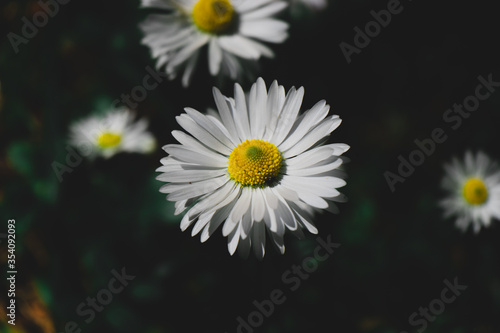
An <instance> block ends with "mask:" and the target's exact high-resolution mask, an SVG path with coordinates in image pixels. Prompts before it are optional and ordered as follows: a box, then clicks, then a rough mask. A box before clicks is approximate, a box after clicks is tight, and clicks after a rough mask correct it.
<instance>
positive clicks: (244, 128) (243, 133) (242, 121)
mask: <svg viewBox="0 0 500 333" xmlns="http://www.w3.org/2000/svg"><path fill="white" fill-rule="evenodd" d="M234 103H235V105H234V108H233V117H234V122H235V125H236V128H237V129H238V133H239V134H240V138H241V139H243V138H249V137H250V123H249V120H248V111H247V102H246V99H245V93H244V92H243V89H242V88H241V86H240V85H239V84H237V83H236V84H235V85H234Z"/></svg>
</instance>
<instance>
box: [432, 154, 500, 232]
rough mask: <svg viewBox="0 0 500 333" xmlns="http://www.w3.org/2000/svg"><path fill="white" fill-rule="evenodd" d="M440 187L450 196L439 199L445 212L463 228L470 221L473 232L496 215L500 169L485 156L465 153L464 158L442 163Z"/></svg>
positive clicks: (499, 213) (499, 208) (499, 211)
mask: <svg viewBox="0 0 500 333" xmlns="http://www.w3.org/2000/svg"><path fill="white" fill-rule="evenodd" d="M445 170H446V172H447V175H446V177H445V178H444V179H443V183H442V185H443V188H444V189H445V190H447V191H449V192H450V196H449V197H448V198H446V199H444V200H442V201H441V206H442V207H443V208H444V210H445V216H446V217H449V216H451V215H455V216H456V217H457V220H456V226H457V227H458V228H460V229H462V231H465V230H466V229H467V228H468V227H469V225H471V224H472V227H473V230H474V232H475V233H477V232H479V230H480V229H481V226H484V227H488V226H489V225H490V224H491V220H492V218H496V219H500V169H499V168H498V166H497V164H496V163H493V162H492V161H491V160H490V159H489V158H488V156H486V155H485V154H484V153H482V152H478V153H477V154H476V156H474V155H473V154H472V153H471V152H467V153H466V154H465V160H464V162H463V163H462V162H459V161H458V160H457V159H454V160H453V162H452V163H451V164H446V165H445Z"/></svg>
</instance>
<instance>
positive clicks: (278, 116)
mask: <svg viewBox="0 0 500 333" xmlns="http://www.w3.org/2000/svg"><path fill="white" fill-rule="evenodd" d="M213 93H214V99H215V104H216V106H217V109H218V113H217V114H215V115H204V114H202V113H200V112H198V111H196V110H194V109H192V108H185V111H186V113H183V114H181V115H180V116H177V117H176V120H177V122H178V123H179V125H181V127H182V128H183V129H184V130H185V131H186V132H188V133H189V134H190V135H188V134H186V133H185V132H183V131H173V132H172V135H173V136H174V138H175V139H177V141H178V142H179V143H180V144H169V145H166V146H164V147H163V149H164V150H165V151H166V152H167V153H168V154H169V156H167V157H164V158H163V159H162V160H161V163H162V164H163V165H162V166H161V167H159V168H158V169H157V171H159V172H162V174H161V175H159V176H158V177H157V179H158V180H160V181H164V182H167V183H168V184H166V185H163V186H162V187H161V189H160V192H162V193H168V195H167V200H170V201H175V202H176V203H175V207H176V210H175V214H180V213H181V212H183V211H184V210H186V209H188V210H187V212H186V214H185V215H184V217H183V219H182V221H181V225H180V227H181V230H182V231H184V230H186V229H187V228H188V227H189V226H190V225H193V224H194V226H193V229H192V236H194V235H196V234H198V233H201V241H202V242H205V241H206V240H207V239H208V238H209V237H210V236H211V235H212V233H213V232H214V231H215V230H216V229H217V228H218V227H219V226H220V225H223V226H222V234H223V236H227V237H228V250H229V253H230V254H231V255H232V254H233V253H234V252H235V250H236V249H237V248H238V249H239V250H240V251H241V254H242V255H243V256H247V254H248V252H249V249H250V248H251V247H253V249H254V252H255V255H256V256H257V257H258V258H262V257H263V256H264V253H265V243H266V236H265V232H266V230H267V231H268V233H269V235H270V237H271V239H272V240H273V242H274V244H275V245H276V246H277V247H278V249H279V251H280V252H281V253H284V251H285V246H284V242H283V236H284V234H285V230H289V231H291V232H292V233H294V234H295V235H296V236H298V237H302V236H303V233H302V229H303V228H305V229H307V230H308V231H309V232H311V233H313V234H316V233H317V232H318V230H317V229H316V227H315V226H314V224H313V222H312V217H313V214H314V213H315V212H316V211H319V210H322V209H327V210H330V211H332V212H337V211H338V209H337V207H336V206H335V204H334V203H333V201H339V202H342V201H345V196H344V195H342V194H340V193H339V192H338V191H337V188H338V187H341V186H344V185H345V184H346V182H345V181H344V180H343V179H342V178H341V177H343V176H344V174H343V172H342V171H340V170H338V168H339V166H340V165H341V164H342V159H341V158H339V156H340V155H342V154H343V153H344V152H345V151H347V150H348V149H349V146H348V145H346V144H340V143H337V144H327V145H321V144H322V143H323V142H324V141H326V139H327V138H328V137H329V135H330V133H331V132H332V131H333V130H334V129H335V128H337V126H339V125H340V123H341V120H340V118H339V116H337V115H331V116H327V114H328V111H329V109H330V107H329V105H327V104H326V103H325V101H323V100H322V101H320V102H318V103H316V104H315V105H314V106H313V107H312V108H311V109H310V110H308V111H306V112H304V113H303V114H300V115H299V110H300V107H301V104H302V98H303V96H304V89H303V88H302V87H301V88H299V89H295V88H294V87H292V88H291V89H290V90H289V92H288V93H287V94H286V95H285V89H284V88H283V86H279V85H278V83H277V82H276V81H274V82H273V83H272V85H271V87H270V88H269V91H267V90H266V85H265V83H264V81H263V80H262V79H261V78H259V79H258V80H257V82H256V83H254V84H253V85H252V87H251V89H250V93H249V94H248V96H245V94H244V92H243V90H242V88H241V86H240V85H238V84H235V86H234V98H229V97H225V96H223V95H222V94H221V92H220V91H219V90H218V89H217V88H214V89H213Z"/></svg>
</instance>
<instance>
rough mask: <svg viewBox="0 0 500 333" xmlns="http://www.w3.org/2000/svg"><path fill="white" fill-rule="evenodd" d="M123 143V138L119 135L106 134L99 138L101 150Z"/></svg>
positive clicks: (98, 142)
mask: <svg viewBox="0 0 500 333" xmlns="http://www.w3.org/2000/svg"><path fill="white" fill-rule="evenodd" d="M121 141H122V137H121V135H119V134H115V133H109V132H105V133H102V134H101V135H99V138H97V144H98V145H99V147H101V148H111V147H115V146H117V145H118V144H119V143H120V142H121Z"/></svg>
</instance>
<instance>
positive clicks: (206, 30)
mask: <svg viewBox="0 0 500 333" xmlns="http://www.w3.org/2000/svg"><path fill="white" fill-rule="evenodd" d="M141 4H142V7H143V8H144V7H145V8H156V9H160V10H167V13H159V14H151V15H149V16H148V17H147V18H146V20H145V21H144V22H142V23H141V25H140V28H141V29H142V31H143V32H144V35H145V36H144V38H143V39H142V43H143V44H145V45H147V46H149V48H150V49H151V54H152V57H153V58H157V68H161V67H165V72H166V73H167V74H168V75H169V77H170V79H174V78H175V77H176V76H177V73H178V72H180V71H181V70H182V69H183V70H184V74H183V77H182V84H183V85H184V86H185V87H186V86H188V85H189V82H190V78H191V76H192V73H193V71H194V68H195V65H196V62H197V59H198V56H199V53H200V50H201V49H202V47H203V46H205V45H207V46H208V68H209V71H210V74H211V75H213V76H216V75H217V74H219V73H221V74H223V75H226V76H229V77H231V78H232V79H236V78H238V77H239V76H241V74H243V73H244V72H246V71H248V66H249V65H255V64H256V62H257V60H258V59H259V58H260V57H261V56H265V57H269V58H272V57H273V56H274V53H273V51H272V50H271V49H270V48H269V47H267V46H266V45H264V44H263V43H262V42H270V43H282V42H283V41H284V40H285V39H286V38H287V37H288V34H287V29H288V24H287V23H285V22H283V21H280V20H277V19H275V18H272V16H273V15H274V14H276V13H278V12H280V11H281V10H283V9H284V8H285V7H286V6H287V3H286V2H285V1H277V0H142V1H141Z"/></svg>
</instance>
